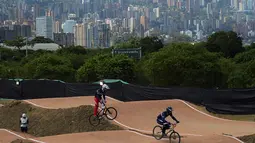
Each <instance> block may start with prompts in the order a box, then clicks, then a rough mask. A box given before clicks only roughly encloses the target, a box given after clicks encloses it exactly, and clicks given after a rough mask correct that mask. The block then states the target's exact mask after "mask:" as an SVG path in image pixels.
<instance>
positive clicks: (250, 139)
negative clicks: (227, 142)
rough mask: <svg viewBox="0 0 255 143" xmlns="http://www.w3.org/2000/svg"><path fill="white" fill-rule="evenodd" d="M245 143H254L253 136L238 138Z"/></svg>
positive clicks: (254, 138) (254, 136)
mask: <svg viewBox="0 0 255 143" xmlns="http://www.w3.org/2000/svg"><path fill="white" fill-rule="evenodd" d="M239 139H240V140H242V141H243V142H245V143H255V134H253V135H248V136H242V137H239Z"/></svg>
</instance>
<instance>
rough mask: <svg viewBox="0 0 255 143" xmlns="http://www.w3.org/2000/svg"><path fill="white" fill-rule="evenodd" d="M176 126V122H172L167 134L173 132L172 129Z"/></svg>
mask: <svg viewBox="0 0 255 143" xmlns="http://www.w3.org/2000/svg"><path fill="white" fill-rule="evenodd" d="M175 127H176V124H171V128H170V129H168V131H167V133H166V134H169V133H171V132H172V131H174V128H175Z"/></svg>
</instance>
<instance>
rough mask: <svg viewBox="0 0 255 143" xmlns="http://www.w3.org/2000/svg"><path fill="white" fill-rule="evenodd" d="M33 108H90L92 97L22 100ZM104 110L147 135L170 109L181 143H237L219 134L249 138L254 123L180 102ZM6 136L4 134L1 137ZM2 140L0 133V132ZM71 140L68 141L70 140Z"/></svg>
mask: <svg viewBox="0 0 255 143" xmlns="http://www.w3.org/2000/svg"><path fill="white" fill-rule="evenodd" d="M26 102H28V103H30V104H33V105H35V106H39V107H44V108H46V107H47V108H53V109H54V108H55V109H56V108H69V107H76V106H80V105H84V104H87V105H91V104H94V102H93V97H72V98H51V99H35V100H26ZM107 104H108V106H113V107H115V108H116V109H117V110H118V113H119V115H118V117H117V119H116V121H115V123H117V124H119V125H121V126H123V127H125V128H126V129H133V130H136V131H139V132H142V133H149V134H151V132H152V128H153V127H154V126H155V125H156V116H157V115H158V114H159V113H160V112H161V111H163V110H165V108H166V107H167V106H169V105H171V106H173V107H174V115H175V116H176V117H177V119H178V120H180V122H181V123H180V124H178V126H177V127H176V131H178V132H179V133H180V134H181V135H183V136H184V138H183V139H182V143H204V142H206V143H239V142H240V141H238V140H236V139H234V138H233V137H232V138H231V137H227V136H223V135H222V133H225V134H231V135H233V136H242V135H248V134H253V133H254V132H255V123H252V122H241V121H229V120H222V119H217V118H213V117H210V116H208V115H205V114H202V113H201V112H200V111H196V110H195V109H192V108H191V107H190V106H189V105H188V104H187V103H185V102H183V101H180V100H161V101H141V102H128V103H124V102H120V101H117V100H114V99H109V100H108V102H107ZM4 134H6V133H4ZM0 136H1V137H3V136H2V132H0ZM70 139H72V140H70ZM73 139H75V141H74V140H73ZM36 140H39V141H43V142H47V143H57V142H61V143H68V142H76V143H80V142H93V143H105V142H109V143H120V142H122V143H128V142H129V143H130V142H134V143H164V142H165V143H166V142H168V141H167V140H161V141H157V140H155V139H154V138H153V137H151V136H147V135H143V134H140V133H136V132H131V131H125V130H124V131H107V132H90V133H76V134H68V135H58V136H50V137H43V138H36Z"/></svg>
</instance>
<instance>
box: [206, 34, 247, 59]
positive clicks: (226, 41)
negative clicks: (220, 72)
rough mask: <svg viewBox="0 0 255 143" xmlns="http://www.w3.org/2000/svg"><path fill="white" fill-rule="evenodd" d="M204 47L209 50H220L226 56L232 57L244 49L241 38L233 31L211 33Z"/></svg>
mask: <svg viewBox="0 0 255 143" xmlns="http://www.w3.org/2000/svg"><path fill="white" fill-rule="evenodd" d="M206 48H207V49H208V50H209V51H210V52H222V53H223V54H224V56H225V57H226V58H233V57H234V56H235V55H236V54H238V53H240V52H243V51H244V50H245V49H244V47H242V38H241V37H239V36H238V35H237V34H236V33H235V32H233V31H229V32H224V31H219V32H216V33H214V34H212V35H211V36H209V38H208V39H207V44H206Z"/></svg>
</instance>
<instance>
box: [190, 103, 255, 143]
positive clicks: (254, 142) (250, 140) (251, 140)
mask: <svg viewBox="0 0 255 143" xmlns="http://www.w3.org/2000/svg"><path fill="white" fill-rule="evenodd" d="M190 105H191V106H193V107H194V108H196V109H198V110H200V111H202V112H204V113H207V114H209V115H212V116H215V117H219V118H223V119H229V120H236V121H250V122H255V115H225V114H214V113H211V112H208V111H207V110H206V108H205V107H204V106H198V105H194V104H190ZM238 138H239V139H240V140H241V141H243V142H245V143H255V134H253V135H247V136H242V137H238Z"/></svg>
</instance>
